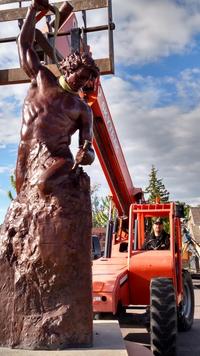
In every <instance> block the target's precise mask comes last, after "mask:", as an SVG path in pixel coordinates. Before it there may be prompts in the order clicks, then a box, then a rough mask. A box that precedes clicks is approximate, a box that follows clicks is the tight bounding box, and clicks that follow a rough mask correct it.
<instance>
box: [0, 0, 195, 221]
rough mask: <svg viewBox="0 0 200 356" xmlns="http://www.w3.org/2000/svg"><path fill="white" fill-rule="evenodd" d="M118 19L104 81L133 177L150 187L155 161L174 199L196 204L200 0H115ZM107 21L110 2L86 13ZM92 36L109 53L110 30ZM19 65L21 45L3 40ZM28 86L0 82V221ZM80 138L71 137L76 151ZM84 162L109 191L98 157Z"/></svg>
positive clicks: (8, 60)
mask: <svg viewBox="0 0 200 356" xmlns="http://www.w3.org/2000/svg"><path fill="white" fill-rule="evenodd" d="M3 8H8V5H4V6H0V9H3ZM78 19H79V23H80V22H81V19H80V16H78ZM113 21H114V23H115V26H116V29H115V31H114V47H115V74H114V75H109V76H104V77H102V78H101V81H102V86H103V90H104V93H105V95H106V99H107V102H108V105H109V109H110V112H111V115H112V118H113V121H114V125H115V127H116V130H117V134H118V136H119V140H120V143H121V146H122V148H123V153H124V155H125V158H126V162H127V165H128V168H129V171H130V174H131V177H132V180H133V184H134V186H136V187H141V188H143V189H145V187H146V186H147V185H148V180H149V173H150V170H151V167H152V165H154V166H155V167H156V169H158V178H162V179H163V183H164V184H165V187H166V188H167V190H168V191H169V192H170V200H180V201H184V202H186V203H188V204H191V205H193V206H195V205H198V204H200V184H199V177H200V160H199V152H200V139H199V136H200V1H199V0H123V2H122V1H121V0H113ZM102 24H106V11H105V10H98V11H95V12H94V11H90V12H89V13H88V26H93V25H102ZM80 25H81V24H80ZM18 32H19V30H18V28H17V24H16V23H14V22H7V23H4V24H0V38H1V37H4V36H6V37H8V36H14V35H16V34H17V33H18ZM88 42H89V44H90V45H91V48H92V51H93V56H94V57H95V58H102V57H105V56H107V53H108V48H107V37H106V33H104V32H102V33H100V32H98V33H96V34H95V35H90V36H88ZM18 66H19V63H18V56H17V49H16V45H15V44H12V45H11V44H4V45H3V44H0V68H1V69H5V68H12V67H18ZM27 87H28V86H27V85H13V86H6V87H5V86H4V87H0V223H2V222H3V219H4V216H5V213H6V210H7V208H8V206H9V204H10V202H9V199H8V197H7V191H8V190H9V189H10V188H11V185H10V175H11V174H12V173H13V172H14V169H15V164H16V157H17V147H18V143H19V133H20V125H21V108H22V105H23V100H24V97H25V95H26V91H27ZM77 145H78V142H77V137H74V139H73V142H72V151H73V152H76V150H77ZM86 170H87V172H88V174H89V175H90V176H91V182H92V185H94V184H99V185H100V188H99V189H100V194H101V195H106V194H108V193H109V187H108V185H107V182H106V180H105V177H104V175H103V173H102V170H101V167H100V165H99V162H98V160H97V159H96V160H95V162H94V164H93V165H92V166H91V167H89V168H87V169H86Z"/></svg>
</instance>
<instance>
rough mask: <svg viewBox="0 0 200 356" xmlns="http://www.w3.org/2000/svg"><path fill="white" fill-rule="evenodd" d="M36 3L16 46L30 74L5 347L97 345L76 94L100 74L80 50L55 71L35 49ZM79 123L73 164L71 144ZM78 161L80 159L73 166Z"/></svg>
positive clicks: (5, 273) (13, 214)
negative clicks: (76, 149)
mask: <svg viewBox="0 0 200 356" xmlns="http://www.w3.org/2000/svg"><path fill="white" fill-rule="evenodd" d="M47 8H48V2H47V1H46V0H34V1H33V2H32V4H31V6H30V8H29V10H28V13H27V16H26V19H25V22H24V25H23V27H22V30H21V34H20V36H19V40H18V49H19V57H20V62H21V66H22V68H23V69H24V71H25V72H26V73H27V75H28V76H29V77H30V79H31V85H30V88H29V91H28V94H27V97H26V99H25V102H24V106H23V121H22V129H21V140H20V144H19V151H18V159H17V167H16V189H17V198H16V199H15V200H14V201H13V202H12V204H11V207H10V209H9V210H8V212H7V215H6V218H5V221H4V223H3V225H2V228H1V231H0V273H1V281H0V304H1V305H0V323H1V330H0V345H2V346H12V347H16V348H28V349H61V348H66V347H71V346H76V347H80V346H90V345H91V343H92V300H91V254H90V248H91V235H90V234H91V202H90V182H89V177H88V176H87V175H86V174H85V173H84V172H83V170H82V168H79V167H78V165H79V164H80V165H88V164H91V163H92V162H93V160H94V151H93V148H92V135H93V133H92V112H91V109H90V108H89V107H88V105H87V104H86V103H85V102H84V101H83V100H81V99H80V97H79V95H78V91H79V90H80V89H81V88H82V87H84V86H85V85H86V84H87V82H88V81H91V80H94V79H95V78H96V77H97V76H98V75H99V70H98V68H97V67H96V65H95V63H94V61H93V59H92V58H91V56H90V55H88V54H86V53H83V54H79V53H73V54H71V55H70V56H68V57H67V58H66V59H65V60H63V61H62V62H61V63H60V68H61V70H62V72H63V75H62V76H61V77H60V78H59V79H58V80H57V78H56V77H55V76H54V75H53V74H52V73H51V72H50V71H49V70H48V69H47V68H46V67H44V66H43V65H42V64H41V63H40V61H39V59H38V57H37V53H36V52H35V50H34V47H33V40H34V30H35V17H36V13H37V11H38V10H42V9H47ZM77 130H79V150H78V152H77V155H76V158H75V162H74V159H73V156H72V153H71V151H70V149H69V145H70V143H71V136H72V135H73V134H74V133H75V131H77ZM74 163H76V164H74Z"/></svg>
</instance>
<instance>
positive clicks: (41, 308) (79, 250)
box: [0, 169, 92, 350]
mask: <svg viewBox="0 0 200 356" xmlns="http://www.w3.org/2000/svg"><path fill="white" fill-rule="evenodd" d="M0 276H1V279H0V324H1V328H0V345H1V346H7V347H14V348H21V349H34V350H37V349H44V350H45V349H48V350H53V349H63V348H67V347H73V346H74V347H89V346H91V345H92V297H91V296H92V293H91V283H92V282H91V202H90V182H89V177H88V176H87V175H86V174H85V173H83V171H82V170H81V169H78V170H77V172H76V173H71V174H65V175H62V177H58V178H55V180H54V183H53V186H52V192H51V193H50V194H49V195H46V196H45V197H44V198H42V197H41V196H40V192H39V190H38V188H37V187H36V186H33V187H30V186H29V184H28V183H27V185H26V186H25V189H23V190H22V192H21V193H20V194H19V195H18V197H17V198H16V199H15V200H14V201H13V202H12V204H11V206H10V209H9V211H8V213H7V215H6V218H5V221H4V224H3V225H2V228H1V233H0Z"/></svg>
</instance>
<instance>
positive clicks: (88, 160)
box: [76, 105, 95, 165]
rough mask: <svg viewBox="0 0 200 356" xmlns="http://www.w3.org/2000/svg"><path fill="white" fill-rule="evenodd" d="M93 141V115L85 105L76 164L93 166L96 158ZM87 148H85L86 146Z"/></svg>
mask: <svg viewBox="0 0 200 356" xmlns="http://www.w3.org/2000/svg"><path fill="white" fill-rule="evenodd" d="M92 140H93V114H92V110H91V108H90V107H89V106H88V105H85V108H84V110H83V111H82V114H81V121H80V127H79V151H78V152H77V155H76V162H77V163H79V164H81V165H88V164H92V162H93V161H94V158H95V154H94V149H93V148H92ZM85 143H87V147H86V148H84V144H85Z"/></svg>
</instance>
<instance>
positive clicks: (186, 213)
mask: <svg viewBox="0 0 200 356" xmlns="http://www.w3.org/2000/svg"><path fill="white" fill-rule="evenodd" d="M176 204H181V205H183V209H184V218H185V219H187V220H188V219H189V212H190V205H189V204H186V203H185V202H181V201H179V200H177V201H176Z"/></svg>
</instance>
